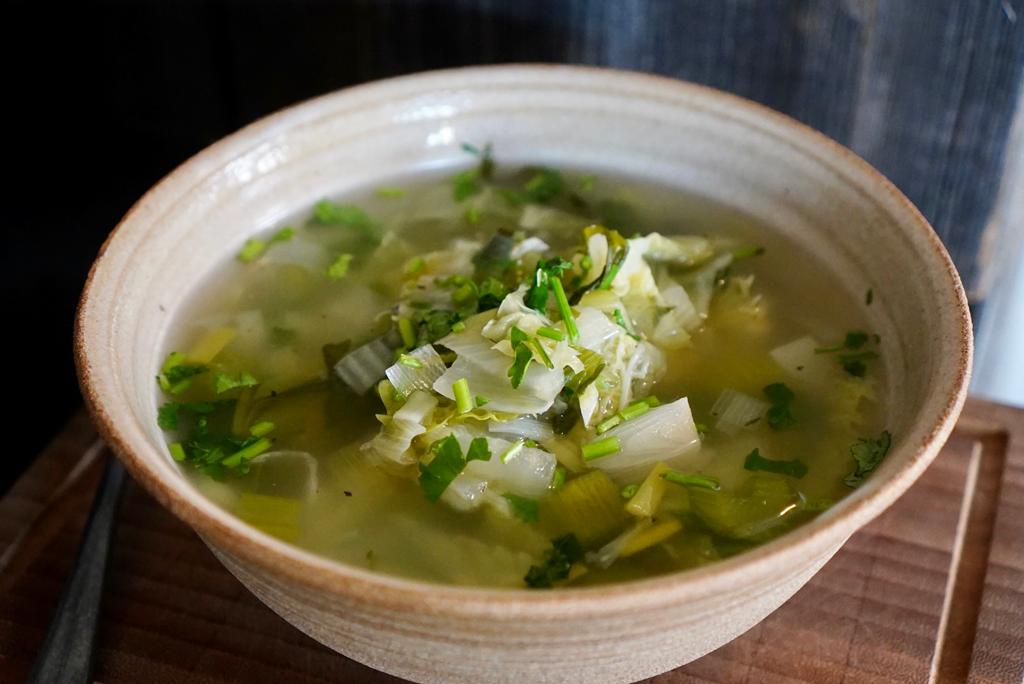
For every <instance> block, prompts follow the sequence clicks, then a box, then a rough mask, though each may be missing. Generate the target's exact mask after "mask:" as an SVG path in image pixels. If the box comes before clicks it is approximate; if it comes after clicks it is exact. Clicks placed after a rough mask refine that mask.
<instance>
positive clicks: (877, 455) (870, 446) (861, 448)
mask: <svg viewBox="0 0 1024 684" xmlns="http://www.w3.org/2000/svg"><path fill="white" fill-rule="evenodd" d="M891 445H892V435H891V434H889V431H888V430H883V431H882V434H881V435H879V436H878V438H877V439H870V438H867V437H864V438H861V439H858V440H857V441H856V442H855V443H854V444H853V446H851V447H850V455H851V456H853V459H854V460H855V461H856V462H857V466H856V468H854V470H853V472H852V473H850V474H849V475H847V476H846V479H844V480H843V482H844V483H846V486H847V487H856V486H857V485H859V484H861V483H862V482H864V478H866V477H867V476H868V474H869V473H871V471H873V470H874V469H875V468H877V467H878V464H879V463H881V462H882V459H884V458H885V455H886V454H887V453H889V447H890V446H891Z"/></svg>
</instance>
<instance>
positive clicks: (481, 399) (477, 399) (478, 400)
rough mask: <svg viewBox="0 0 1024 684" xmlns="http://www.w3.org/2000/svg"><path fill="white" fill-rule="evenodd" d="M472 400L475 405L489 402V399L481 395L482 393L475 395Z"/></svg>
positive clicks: (483, 404) (485, 404) (484, 404)
mask: <svg viewBox="0 0 1024 684" xmlns="http://www.w3.org/2000/svg"><path fill="white" fill-rule="evenodd" d="M474 401H475V402H476V405H477V406H487V404H489V403H491V400H490V399H488V398H487V397H485V396H483V395H482V394H478V395H476V397H475V398H474Z"/></svg>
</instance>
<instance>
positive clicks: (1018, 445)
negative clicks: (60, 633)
mask: <svg viewBox="0 0 1024 684" xmlns="http://www.w3.org/2000/svg"><path fill="white" fill-rule="evenodd" d="M104 458H105V454H104V450H103V449H102V445H100V444H99V443H98V442H96V436H95V433H94V432H93V430H92V428H91V426H90V425H89V423H88V421H87V420H86V419H85V417H84V416H82V415H79V416H78V417H76V418H75V419H74V420H72V421H71V422H70V423H69V424H68V426H67V427H66V429H65V430H64V431H63V432H62V433H61V434H60V435H59V436H58V437H57V438H56V439H55V440H54V442H53V443H52V444H51V445H50V446H49V448H48V449H47V450H46V451H45V452H44V453H43V454H42V456H41V457H40V458H39V459H38V460H37V461H36V462H35V464H34V465H33V467H32V468H31V470H30V471H29V472H28V473H26V475H25V476H24V477H23V478H22V479H21V480H19V481H18V482H17V484H16V485H15V486H14V487H13V489H12V490H11V491H10V492H8V494H7V495H6V496H5V497H4V498H3V499H2V500H0V548H2V549H3V551H2V552H0V680H2V681H5V682H6V681H11V682H16V681H22V680H23V679H24V677H25V675H26V673H27V672H28V670H29V668H30V667H31V663H32V660H33V658H34V656H35V653H36V651H37V649H38V648H39V646H40V644H41V643H42V640H43V636H44V634H45V631H46V626H47V623H48V621H49V619H50V614H51V611H52V610H53V607H54V605H55V603H56V600H57V597H58V595H59V593H60V589H61V585H62V582H63V580H64V577H65V575H66V573H67V571H68V569H69V568H70V566H71V563H72V561H73V558H74V552H75V548H76V546H77V543H78V535H79V534H80V532H81V529H82V526H83V524H84V521H85V516H86V514H87V512H88V507H89V501H90V498H91V495H92V491H93V488H94V486H95V483H96V481H97V479H98V476H99V469H100V466H101V464H102V461H103V459H104ZM95 675H96V678H97V679H98V680H99V681H105V682H147V684H162V683H165V682H166V683H169V682H185V681H187V682H262V681H274V682H278V681H288V682H326V681H347V682H353V681H358V682H391V681H398V680H397V679H395V678H393V677H388V676H386V675H382V674H379V673H377V672H374V671H373V670H370V669H368V668H366V667H364V666H362V665H359V664H358V663H355V662H353V661H351V660H348V659H346V658H344V657H342V656H340V655H337V654H335V653H333V652H331V651H330V650H328V649H327V648H325V647H323V646H321V645H319V644H318V643H316V642H314V641H312V640H311V639H309V638H307V637H306V636H304V635H303V634H301V633H300V632H298V631H297V630H295V629H293V628H292V627H290V626H289V625H288V624H287V623H285V622H284V621H283V620H281V619H280V618H279V617H277V615H275V614H274V613H273V612H271V611H270V610H269V609H267V608H265V607H264V606H263V605H262V604H261V603H259V601H257V600H256V599H255V598H254V597H253V596H252V595H251V594H249V592H248V591H247V590H246V589H245V588H244V587H242V585H240V584H239V583H238V582H237V581H236V580H235V579H234V578H233V577H232V576H231V575H229V574H228V573H227V571H226V570H224V569H223V568H222V567H221V566H220V564H219V563H218V562H217V561H216V560H215V559H214V558H213V556H212V555H211V554H210V552H209V551H208V550H207V549H206V547H205V546H203V544H202V543H201V542H200V541H199V539H198V538H197V537H196V536H195V535H194V534H193V533H192V532H191V530H189V529H188V528H187V527H186V526H185V525H184V524H182V523H181V522H179V521H178V520H177V519H175V518H174V517H172V516H171V515H170V514H169V513H167V512H166V511H164V510H163V509H162V508H160V506H159V505H157V504H156V503H155V502H154V501H153V500H152V499H151V498H150V497H149V496H148V495H147V494H146V493H145V492H143V491H142V490H141V489H140V488H139V487H138V486H136V485H134V484H132V485H129V489H128V492H127V494H126V497H125V500H124V507H123V509H122V511H121V516H120V525H119V530H118V545H117V547H116V549H115V551H114V555H113V559H112V572H111V576H110V578H109V584H108V588H107V594H106V598H105V604H104V613H103V625H102V628H101V633H100V635H99V650H98V652H97V658H96V672H95ZM1022 680H1024V411H1020V410H1015V409H1010V408H1007V407H1002V406H997V405H994V404H990V403H986V402H981V401H978V400H971V401H970V402H969V404H968V408H967V410H966V411H965V414H964V416H963V418H962V419H961V421H960V424H959V426H958V428H957V431H956V433H955V434H954V436H953V438H952V439H951V440H950V442H949V443H948V444H947V446H946V448H945V449H944V450H943V452H942V454H941V455H940V456H939V457H938V459H937V460H936V462H935V464H934V465H933V466H932V467H931V468H930V469H929V470H928V471H927V472H926V473H925V475H924V476H923V477H922V478H921V480H920V481H919V482H918V483H917V484H916V485H915V486H914V487H913V488H912V489H911V490H910V491H909V492H908V493H907V494H906V495H905V496H904V497H903V498H902V499H901V500H900V501H899V502H898V503H897V504H896V505H895V506H893V508H892V509H890V510H889V511H888V512H887V513H885V514H884V515H883V516H881V517H880V518H879V519H878V520H876V521H875V522H874V523H873V524H871V525H870V526H868V527H867V528H865V529H864V530H862V531H861V532H860V533H858V534H857V535H855V536H854V537H853V538H852V539H851V540H850V541H849V542H848V543H847V544H846V546H845V547H843V549H842V550H841V551H840V552H839V553H838V554H836V556H835V557H834V558H833V559H832V561H830V562H829V563H828V564H827V565H826V566H825V568H824V569H823V570H822V571H821V572H820V573H819V574H818V575H817V576H815V578H814V579H813V580H811V582H810V583H809V584H808V585H807V586H806V587H804V588H803V589H802V590H801V591H800V592H798V593H797V594H796V595H795V596H794V597H793V598H792V599H791V600H790V601H789V602H788V603H786V604H785V605H784V606H783V607H782V608H780V609H779V610H778V611H777V612H775V613H774V614H772V615H771V616H769V617H768V618H767V619H766V620H764V621H763V622H762V623H761V624H759V625H757V626H756V627H754V628H753V629H751V630H750V631H749V632H747V633H746V634H744V635H743V636H741V637H740V638H738V639H736V640H735V641H733V642H732V643H730V644H727V645H726V646H723V647H722V648H720V649H719V650H717V651H715V652H714V653H711V654H709V655H707V656H705V657H704V658H701V659H700V660H697V661H695V662H693V663H690V664H689V665H687V666H685V667H682V668H680V669H678V670H676V671H674V672H670V673H667V674H664V675H661V676H659V677H656V678H654V679H653V680H650V681H652V682H657V683H658V684H677V683H679V684H681V683H683V682H687V683H690V682H692V683H697V682H722V683H726V682H728V683H732V682H779V683H781V682H789V683H798V682H808V683H818V682H835V683H837V684H838V683H840V682H842V683H851V682H871V683H879V684H880V683H883V682H929V681H935V682H964V681H970V682H976V683H982V682H1000V683H1003V682H1006V683H1011V682H1012V683H1015V684H1016V683H1020V682H1021V681H1022Z"/></svg>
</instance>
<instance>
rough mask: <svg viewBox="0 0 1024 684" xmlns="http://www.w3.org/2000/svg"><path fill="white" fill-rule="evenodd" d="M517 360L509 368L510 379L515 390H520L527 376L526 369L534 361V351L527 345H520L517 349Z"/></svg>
mask: <svg viewBox="0 0 1024 684" xmlns="http://www.w3.org/2000/svg"><path fill="white" fill-rule="evenodd" d="M515 351H516V358H515V361H513V362H512V365H511V366H509V367H508V377H509V379H510V380H511V382H512V387H513V389H519V385H521V384H522V382H523V378H524V377H525V376H526V369H527V368H528V367H529V366H530V362H531V361H533V351H531V350H530V348H529V347H528V346H527V345H526V344H525V343H520V344H518V345H517V346H516V348H515Z"/></svg>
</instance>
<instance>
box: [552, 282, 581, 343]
mask: <svg viewBox="0 0 1024 684" xmlns="http://www.w3.org/2000/svg"><path fill="white" fill-rule="evenodd" d="M551 290H552V291H553V292H554V293H555V301H556V302H557V303H558V311H559V313H561V314H562V322H563V323H565V331H566V332H567V333H569V341H570V342H572V343H574V344H575V343H576V341H577V340H578V339H579V338H580V331H579V328H577V327H576V318H575V317H574V316H573V313H572V307H571V306H569V298H568V297H566V296H565V288H563V287H562V281H561V280H560V279H558V278H552V279H551Z"/></svg>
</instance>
